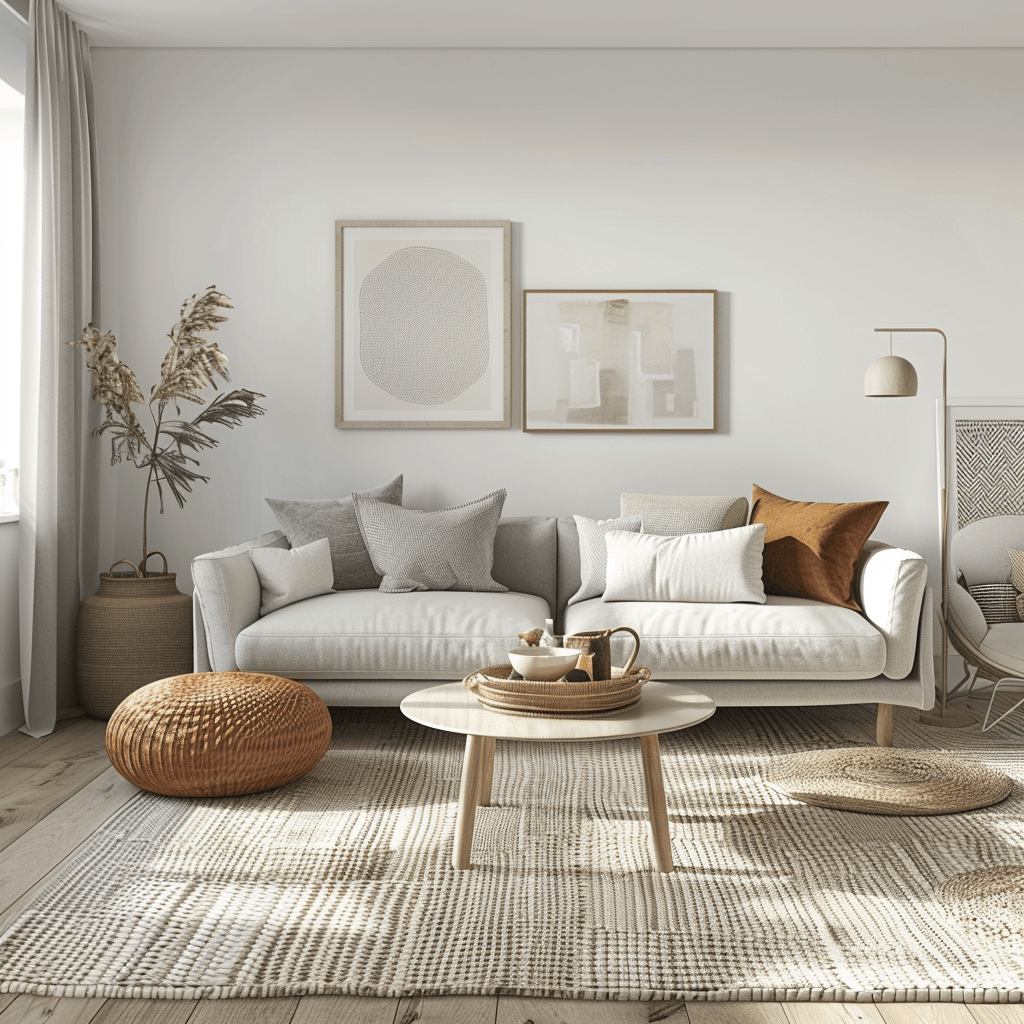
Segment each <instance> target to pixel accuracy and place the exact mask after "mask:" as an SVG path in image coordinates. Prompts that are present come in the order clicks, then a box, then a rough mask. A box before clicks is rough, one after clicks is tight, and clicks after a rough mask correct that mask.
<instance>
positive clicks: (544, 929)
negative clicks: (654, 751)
mask: <svg viewBox="0 0 1024 1024" xmlns="http://www.w3.org/2000/svg"><path fill="white" fill-rule="evenodd" d="M334 718H335V730H334V739H333V743H332V746H331V749H330V750H329V751H328V754H327V756H326V757H325V758H324V760H323V761H321V762H320V764H319V765H318V766H317V767H316V768H315V769H314V770H313V771H312V772H311V773H310V774H309V775H308V776H306V777H305V778H304V779H302V780H300V781H299V782H296V783H292V784H290V785H288V786H285V787H282V788H281V789H278V790H275V791H272V792H270V793H265V794H260V795H255V796H246V797H231V798H222V799H207V800H186V799H177V798H171V797H158V796H152V795H149V794H140V795H139V796H138V797H136V798H135V799H133V800H132V801H130V802H129V803H128V804H127V805H125V806H124V807H123V808H122V809H121V810H120V811H119V812H118V813H117V814H115V815H114V816H113V817H112V818H110V819H109V820H108V821H107V822H106V823H105V824H104V825H103V826H102V827H101V828H100V830H99V831H98V832H97V833H95V834H94V836H93V837H92V838H91V839H90V840H89V842H88V843H87V844H86V846H85V847H83V849H82V851H81V853H80V854H79V856H78V857H77V859H76V860H75V861H74V862H73V863H72V864H71V865H70V866H69V867H68V868H67V869H66V870H65V871H64V873H63V874H62V875H61V876H60V877H59V878H57V879H56V881H55V882H54V883H53V884H52V885H50V886H49V888H48V889H46V890H45V891H43V892H42V893H41V894H40V895H39V896H38V898H37V899H36V900H35V901H34V903H33V904H32V905H31V906H29V907H28V909H27V910H26V911H25V912H23V914H22V915H21V916H20V917H19V918H18V919H17V920H16V921H15V922H14V923H13V924H12V925H11V926H10V927H9V928H8V929H7V930H6V932H5V933H4V935H3V936H2V937H0V991H6V992H33V993H39V994H51V995H79V996H84V995H90V996H92V995H97V996H149V997H166V998H198V997H201V996H216V997H225V996H254V995H256V996H283V995H300V994H310V993H353V994H363V995H387V996H395V995H402V994H412V993H426V994H444V993H478V994H493V993H511V994H520V995H556V996H569V997H582V998H615V999H677V998H687V999H743V1000H747V999H753V1000H759V999H814V1000H854V999H856V1000H863V999H876V1000H897V1001H901V1000H908V1001H910V1000H932V1001H935V1000H953V1001H959V1000H964V1001H975V1000H979V1001H980V1000H987V1001H992V1000H1004V1001H1012V1002H1018V1001H1020V999H1021V989H1022V988H1024V936H1022V927H1024V920H1022V912H1021V899H1020V894H1019V888H1018V889H1015V888H1014V886H1015V884H1016V885H1017V886H1019V883H1020V880H1021V878H1022V876H1024V797H1022V792H1024V790H1022V786H1021V782H1022V780H1024V745H1022V742H1021V740H1022V737H1021V735H1020V733H1019V732H1015V731H1012V730H1011V729H1009V728H1007V727H1001V729H1000V730H997V731H996V732H993V733H989V734H987V735H984V736H982V735H979V734H976V733H972V734H964V733H960V732H958V733H957V734H956V735H950V733H949V732H943V733H942V736H941V740H940V741H939V742H942V743H943V744H945V745H946V746H947V748H948V747H953V748H955V749H959V751H960V754H961V756H962V757H964V758H965V759H966V760H967V761H969V762H971V763H976V764H984V765H988V766H989V767H991V768H995V769H998V770H1000V771H1004V772H1006V773H1007V774H1009V775H1010V776H1011V777H1012V778H1013V779H1014V788H1013V792H1012V793H1011V795H1010V796H1009V798H1008V799H1007V800H1006V801H1004V802H1003V803H1001V804H998V805H995V806H993V807H989V808H986V809H984V810H975V811H970V812H967V813H964V814H958V815H949V816H944V817H925V818H921V817H916V818H909V817H889V816H887V817H875V816H869V815H864V814H856V813H850V812H844V811H836V810H830V809H827V808H821V807H814V806H808V805H806V804H801V803H797V802H795V801H793V800H792V799H790V798H788V797H786V796H784V795H782V794H780V793H778V792H776V791H775V790H773V789H771V788H770V787H769V786H768V785H767V784H766V783H765V782H764V781H763V780H762V777H761V775H762V771H763V770H764V768H765V766H766V764H767V762H768V761H769V760H770V759H771V758H772V757H774V756H780V755H786V754H792V753H796V752H799V751H801V750H810V749H823V748H829V747H836V746H849V745H850V743H851V742H854V743H856V742H858V741H862V742H864V743H865V745H870V741H869V736H870V735H871V729H872V720H871V715H870V711H869V709H867V708H860V707H853V708H828V709H771V710H753V709H745V710H740V709H723V710H720V711H719V712H718V713H717V714H716V715H715V716H714V717H713V718H712V719H710V720H709V721H708V722H706V723H704V724H702V725H700V726H697V727H695V728H692V729H688V730H685V731H682V732H678V733H673V734H670V735H666V736H664V737H662V758H663V768H664V775H665V788H666V791H667V795H668V807H669V818H670V828H671V833H672V843H673V856H674V859H675V863H676V865H677V871H676V872H675V873H674V874H669V875H664V874H660V873H659V872H657V871H656V870H655V869H654V857H653V851H652V846H651V837H650V829H649V826H648V820H647V811H646V800H645V794H644V784H643V776H642V773H641V761H640V750H639V743H638V742H637V741H622V742H618V743H614V744H605V745H599V744H513V743H500V742H499V743H498V745H497V757H496V762H495V779H494V800H495V805H494V806H491V807H485V808H481V809H480V810H479V812H478V814H477V824H476V835H475V841H474V845H473V865H474V866H473V868H472V869H471V870H469V871H464V872H457V871H455V870H454V869H453V868H452V866H451V855H452V840H453V834H454V828H455V814H456V801H457V796H458V786H459V775H460V772H461V764H462V751H463V739H462V737H459V736H453V735H449V734H445V733H440V732H434V731H431V730H429V729H426V728H423V727H420V726H417V725H414V724H412V723H410V722H407V721H406V720H405V719H404V718H402V717H401V715H400V714H399V713H398V712H397V711H392V710H381V711H362V710H356V711H348V710H338V709H336V710H335V711H334ZM908 719H909V715H904V716H903V718H902V719H898V722H897V725H898V728H897V735H896V742H897V744H899V745H901V746H907V747H913V746H921V747H924V746H930V745H932V744H934V743H935V742H936V739H935V737H936V732H935V731H934V730H926V729H924V728H923V727H920V726H916V725H908V724H906V722H907V721H908Z"/></svg>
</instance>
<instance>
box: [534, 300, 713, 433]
mask: <svg viewBox="0 0 1024 1024" xmlns="http://www.w3.org/2000/svg"><path fill="white" fill-rule="evenodd" d="M717 296H718V293H717V292H716V291H715V290H713V289H685V290H650V291H646V290H644V291H633V290H627V291H556V290H553V289H530V290H527V291H524V292H523V337H524V343H523V430H525V431H543V430H572V431H609V430H628V431H678V430H704V431H713V430H715V429H716V426H717V418H716V406H715V396H716V362H717V358H716V357H717V334H718V331H717V321H718V317H717Z"/></svg>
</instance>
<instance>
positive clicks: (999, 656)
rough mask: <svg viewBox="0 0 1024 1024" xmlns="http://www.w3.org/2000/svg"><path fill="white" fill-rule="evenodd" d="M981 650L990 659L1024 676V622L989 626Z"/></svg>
mask: <svg viewBox="0 0 1024 1024" xmlns="http://www.w3.org/2000/svg"><path fill="white" fill-rule="evenodd" d="M979 650H980V651H981V653H982V654H983V655H985V657H986V658H988V659H989V661H992V662H995V664H997V665H1000V666H1002V667H1005V668H1006V669H1007V670H1008V672H1007V674H1009V672H1015V673H1016V674H1017V675H1018V676H1021V677H1022V678H1024V622H1004V623H1001V624H999V625H996V626H992V627H990V628H989V631H988V632H987V633H986V634H985V639H984V640H982V641H981V644H980V646H979Z"/></svg>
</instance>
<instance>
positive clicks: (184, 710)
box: [107, 672, 331, 796]
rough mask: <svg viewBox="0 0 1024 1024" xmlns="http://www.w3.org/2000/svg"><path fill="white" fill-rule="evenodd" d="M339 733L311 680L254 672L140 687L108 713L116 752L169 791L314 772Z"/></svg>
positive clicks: (133, 771)
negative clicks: (333, 733)
mask: <svg viewBox="0 0 1024 1024" xmlns="http://www.w3.org/2000/svg"><path fill="white" fill-rule="evenodd" d="M330 742H331V715H330V712H329V711H328V710H327V708H326V706H325V705H324V702H323V701H322V700H321V699H320V698H319V697H318V696H317V695H316V694H315V693H314V692H313V691H312V690H311V689H310V688H309V687H308V686H303V684H302V683H296V682H294V681H292V680H291V679H282V678H281V677H280V676H264V675H257V674H255V673H252V672H197V673H194V674H190V675H184V676H172V677H171V678H170V679H160V680H158V681H157V682H155V683H150V684H149V685H147V686H143V687H140V688H139V689H138V690H136V691H135V692H134V693H132V694H130V695H129V696H128V697H127V698H125V700H123V701H122V702H121V703H120V704H119V705H118V706H117V709H116V710H115V711H114V713H113V714H112V715H111V716H110V721H109V722H108V723H107V756H108V757H109V758H110V763H111V764H112V765H113V766H114V768H115V769H117V771H118V773H119V774H121V775H123V776H124V777H125V778H126V779H127V780H128V781H129V782H132V783H134V784H135V785H136V786H138V787H139V788H140V789H147V790H149V791H150V792H151V793H162V794H164V795H165V796H239V795H240V794H242V793H259V792H262V791H263V790H265V789H273V788H274V787H275V786H283V785H284V784H285V783H286V782H294V781H295V779H298V778H301V777H302V776H303V775H305V774H306V772H308V771H309V770H310V768H312V767H313V765H315V764H316V763H317V761H319V760H320V758H321V757H323V756H324V753H325V752H326V750H327V747H328V745H329V744H330Z"/></svg>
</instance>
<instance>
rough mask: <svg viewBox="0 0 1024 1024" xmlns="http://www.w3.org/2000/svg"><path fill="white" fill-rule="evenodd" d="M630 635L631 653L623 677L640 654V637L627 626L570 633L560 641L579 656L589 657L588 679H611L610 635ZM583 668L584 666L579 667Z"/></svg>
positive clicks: (624, 667)
mask: <svg viewBox="0 0 1024 1024" xmlns="http://www.w3.org/2000/svg"><path fill="white" fill-rule="evenodd" d="M613 633H631V634H632V635H633V653H632V654H631V655H630V656H629V660H628V661H627V662H626V664H625V665H624V666H623V668H622V674H623V675H625V674H626V673H627V672H629V670H630V669H631V668H632V667H633V662H635V661H636V656H637V654H639V653H640V635H639V634H638V633H637V631H636V630H635V629H630V627H629V626H618V627H617V628H615V629H591V630H586V631H585V632H582V633H572V634H570V635H569V636H567V637H565V639H564V640H563V641H562V643H563V646H565V647H573V648H575V649H577V650H578V651H580V653H581V654H584V655H588V656H589V657H590V664H591V669H590V678H591V679H595V680H596V679H611V677H612V634H613ZM579 667H580V668H584V667H585V666H584V665H582V664H581V665H580V666H579Z"/></svg>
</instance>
